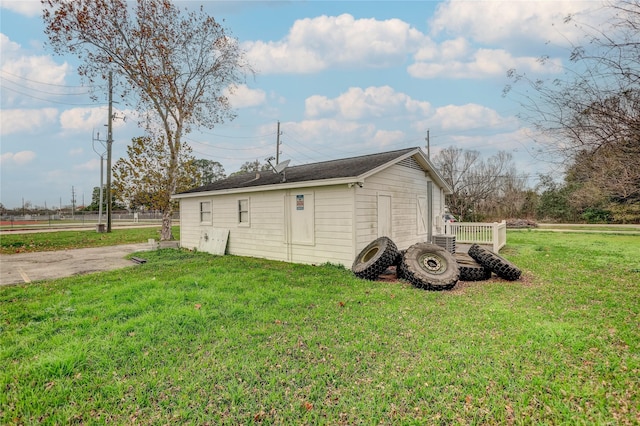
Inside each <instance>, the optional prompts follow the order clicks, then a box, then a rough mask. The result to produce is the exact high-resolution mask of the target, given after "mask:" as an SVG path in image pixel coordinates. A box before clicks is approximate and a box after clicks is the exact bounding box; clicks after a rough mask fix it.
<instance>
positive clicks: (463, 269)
mask: <svg viewBox="0 0 640 426" xmlns="http://www.w3.org/2000/svg"><path fill="white" fill-rule="evenodd" d="M454 257H455V258H456V262H458V267H459V268H460V281H485V280H488V279H489V278H491V269H489V268H485V267H484V266H482V265H481V264H479V263H478V262H476V261H475V260H474V259H473V257H471V256H469V255H468V254H466V253H455V254H454Z"/></svg>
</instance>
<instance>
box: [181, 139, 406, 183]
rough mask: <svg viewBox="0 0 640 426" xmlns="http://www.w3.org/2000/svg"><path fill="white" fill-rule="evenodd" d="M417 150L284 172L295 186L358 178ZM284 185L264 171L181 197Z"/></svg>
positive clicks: (372, 155) (268, 171)
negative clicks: (320, 181) (312, 182)
mask: <svg viewBox="0 0 640 426" xmlns="http://www.w3.org/2000/svg"><path fill="white" fill-rule="evenodd" d="M416 149H417V148H415V147H414V148H405V149H400V150H397V151H389V152H382V153H379V154H371V155H363V156H360V157H351V158H342V159H339V160H331V161H323V162H321V163H312V164H303V165H301V166H292V167H288V168H287V169H286V170H285V177H286V182H287V183H295V182H307V181H318V180H326V179H336V178H350V177H353V178H356V177H358V176H361V175H363V174H365V173H367V172H369V171H371V170H374V169H376V168H377V167H380V166H382V165H384V164H386V163H389V162H391V161H393V160H395V159H397V158H399V157H402V156H403V155H405V154H407V153H408V152H411V151H414V150H416ZM281 182H282V176H280V175H278V174H276V173H274V172H273V171H271V170H265V171H261V172H259V173H257V174H256V173H255V172H252V173H243V174H240V175H235V176H231V177H229V178H227V179H222V180H219V181H216V182H213V183H210V184H208V185H204V186H200V187H197V188H193V189H190V190H188V191H184V192H181V194H190V193H196V192H207V191H220V190H226V189H237V188H249V187H255V186H264V185H274V184H279V183H281Z"/></svg>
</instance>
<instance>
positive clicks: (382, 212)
mask: <svg viewBox="0 0 640 426" xmlns="http://www.w3.org/2000/svg"><path fill="white" fill-rule="evenodd" d="M391 231H392V229H391V196H390V195H378V237H389V238H391Z"/></svg>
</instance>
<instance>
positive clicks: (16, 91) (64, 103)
mask: <svg viewBox="0 0 640 426" xmlns="http://www.w3.org/2000/svg"><path fill="white" fill-rule="evenodd" d="M4 89H6V90H9V91H11V92H14V93H17V94H19V95H22V96H26V97H28V98H31V99H36V100H39V101H43V102H49V103H52V104H59V105H69V106H96V105H97V106H104V105H107V104H106V103H90V104H75V103H70V102H62V101H54V100H52V99H45V98H39V97H37V96H33V95H30V94H28V93H23V92H20V91H19V90H15V89H12V88H11V87H5V88H4Z"/></svg>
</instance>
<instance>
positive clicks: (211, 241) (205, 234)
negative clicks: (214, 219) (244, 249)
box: [198, 228, 229, 256]
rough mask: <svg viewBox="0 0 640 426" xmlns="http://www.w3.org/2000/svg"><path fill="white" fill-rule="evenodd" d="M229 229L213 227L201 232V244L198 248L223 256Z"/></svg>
mask: <svg viewBox="0 0 640 426" xmlns="http://www.w3.org/2000/svg"><path fill="white" fill-rule="evenodd" d="M228 239H229V230H228V229H220V228H211V229H207V230H204V231H201V232H200V244H199V245H198V250H200V251H203V252H205V253H211V254H215V255H219V256H223V255H224V253H225V251H226V249H227V240H228Z"/></svg>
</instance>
